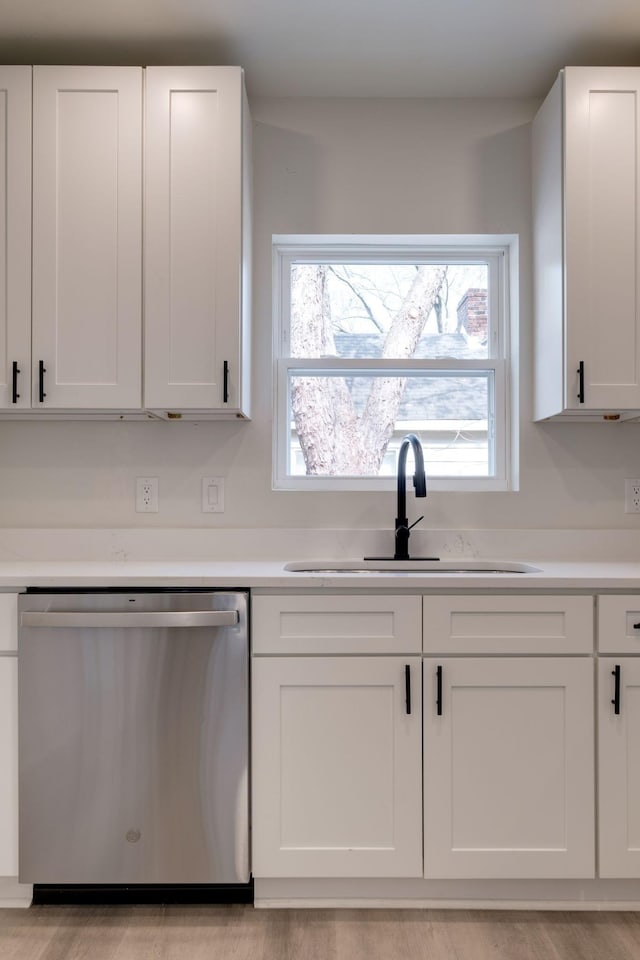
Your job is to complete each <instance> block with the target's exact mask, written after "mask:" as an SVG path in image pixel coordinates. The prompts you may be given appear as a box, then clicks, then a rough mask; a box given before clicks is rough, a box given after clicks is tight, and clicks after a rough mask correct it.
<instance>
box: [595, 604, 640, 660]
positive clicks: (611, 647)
mask: <svg viewBox="0 0 640 960" xmlns="http://www.w3.org/2000/svg"><path fill="white" fill-rule="evenodd" d="M598 650H599V652H600V653H640V594H638V595H635V594H633V595H629V596H623V597H598Z"/></svg>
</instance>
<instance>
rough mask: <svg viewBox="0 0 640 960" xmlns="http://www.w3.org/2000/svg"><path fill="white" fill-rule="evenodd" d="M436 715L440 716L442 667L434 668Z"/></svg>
mask: <svg viewBox="0 0 640 960" xmlns="http://www.w3.org/2000/svg"><path fill="white" fill-rule="evenodd" d="M436 714H437V715H438V716H439V717H441V716H442V667H441V666H437V667H436Z"/></svg>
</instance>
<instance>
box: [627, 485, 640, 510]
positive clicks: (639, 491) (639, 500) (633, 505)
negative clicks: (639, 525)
mask: <svg viewBox="0 0 640 960" xmlns="http://www.w3.org/2000/svg"><path fill="white" fill-rule="evenodd" d="M624 512H625V513H640V480H625V482H624Z"/></svg>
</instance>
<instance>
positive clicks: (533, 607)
mask: <svg viewBox="0 0 640 960" xmlns="http://www.w3.org/2000/svg"><path fill="white" fill-rule="evenodd" d="M423 622H424V626H423V634H424V650H425V652H426V653H440V654H448V653H472V654H484V653H487V654H496V653H506V654H508V653H530V654H550V653H592V652H593V598H592V597H540V596H517V597H509V596H505V597H495V596H478V597H476V596H474V597H469V596H462V597H456V596H450V597H425V598H424V617H423Z"/></svg>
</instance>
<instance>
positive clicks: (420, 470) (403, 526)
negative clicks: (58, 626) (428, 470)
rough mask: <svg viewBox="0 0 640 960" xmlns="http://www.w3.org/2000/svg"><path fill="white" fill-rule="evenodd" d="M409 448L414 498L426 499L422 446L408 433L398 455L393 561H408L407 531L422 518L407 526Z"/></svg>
mask: <svg viewBox="0 0 640 960" xmlns="http://www.w3.org/2000/svg"><path fill="white" fill-rule="evenodd" d="M409 447H413V457H414V460H415V472H414V474H413V486H414V487H415V491H416V497H426V495H427V478H426V476H425V472H424V457H423V455H422V444H421V443H420V441H419V440H418V438H417V437H416V435H415V433H408V434H407V435H406V437H404V438H403V440H402V443H401V444H400V453H399V454H398V509H397V516H396V550H395V553H394V555H393V559H394V560H408V559H409V531H410V530H411V528H412V527H415V525H416V523H420V520H422V517H419V518H418V519H417V520H416V521H415V523H412V524H411V526H409V521H408V519H407V516H406V514H407V489H406V485H407V476H406V474H407V453H408V452H409Z"/></svg>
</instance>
